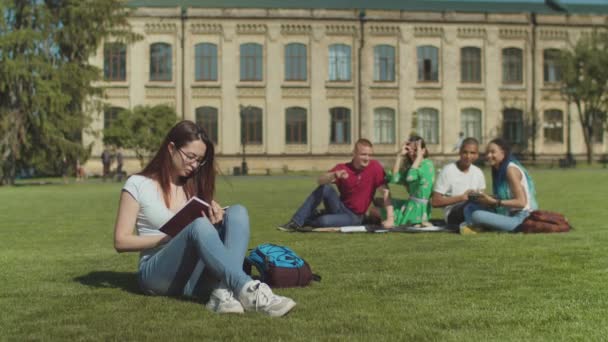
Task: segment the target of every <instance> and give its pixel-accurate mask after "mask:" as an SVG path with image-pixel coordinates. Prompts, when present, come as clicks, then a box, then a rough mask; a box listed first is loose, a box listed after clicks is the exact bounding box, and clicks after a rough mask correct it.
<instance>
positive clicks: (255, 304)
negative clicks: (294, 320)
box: [239, 280, 296, 317]
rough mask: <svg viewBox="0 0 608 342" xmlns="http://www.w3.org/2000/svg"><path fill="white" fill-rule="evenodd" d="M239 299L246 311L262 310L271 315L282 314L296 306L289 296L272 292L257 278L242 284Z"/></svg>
mask: <svg viewBox="0 0 608 342" xmlns="http://www.w3.org/2000/svg"><path fill="white" fill-rule="evenodd" d="M239 301H240V302H241V304H243V308H245V310H246V311H257V312H262V313H265V314H267V315H269V316H271V317H281V316H284V315H286V314H287V313H288V312H289V311H290V310H291V309H293V307H294V306H296V302H294V301H293V300H292V299H291V298H287V297H282V296H278V295H276V294H274V293H272V290H271V289H270V287H268V285H266V284H264V283H262V282H260V281H258V280H252V281H250V282H248V283H247V284H245V286H243V289H242V290H241V293H239Z"/></svg>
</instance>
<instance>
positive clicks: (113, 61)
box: [103, 43, 127, 81]
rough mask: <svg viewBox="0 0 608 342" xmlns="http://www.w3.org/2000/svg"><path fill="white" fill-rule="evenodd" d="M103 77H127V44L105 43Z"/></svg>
mask: <svg viewBox="0 0 608 342" xmlns="http://www.w3.org/2000/svg"><path fill="white" fill-rule="evenodd" d="M103 77H104V79H105V80H106V81H125V80H126V79H127V46H126V45H125V44H122V43H105V44H104V45H103Z"/></svg>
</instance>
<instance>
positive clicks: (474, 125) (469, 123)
mask: <svg viewBox="0 0 608 342" xmlns="http://www.w3.org/2000/svg"><path fill="white" fill-rule="evenodd" d="M461 115H462V117H461V121H460V131H461V132H463V133H464V136H465V137H473V138H475V139H477V140H478V141H479V142H481V111H480V110H479V109H477V108H465V109H463V110H462V113H461Z"/></svg>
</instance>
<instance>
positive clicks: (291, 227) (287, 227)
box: [277, 220, 302, 232]
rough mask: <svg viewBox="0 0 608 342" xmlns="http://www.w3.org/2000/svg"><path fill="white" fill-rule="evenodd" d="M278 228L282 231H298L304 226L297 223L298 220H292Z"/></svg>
mask: <svg viewBox="0 0 608 342" xmlns="http://www.w3.org/2000/svg"><path fill="white" fill-rule="evenodd" d="M277 229H278V230H280V231H282V232H297V231H298V230H300V229H302V226H300V225H299V224H297V223H296V221H294V220H290V221H289V222H287V223H286V224H282V225H280V226H278V227H277Z"/></svg>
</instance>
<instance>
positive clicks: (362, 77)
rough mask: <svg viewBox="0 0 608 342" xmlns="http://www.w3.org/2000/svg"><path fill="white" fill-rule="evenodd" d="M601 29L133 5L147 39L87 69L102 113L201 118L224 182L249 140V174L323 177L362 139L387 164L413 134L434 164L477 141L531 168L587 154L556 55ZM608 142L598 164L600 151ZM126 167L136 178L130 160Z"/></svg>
mask: <svg viewBox="0 0 608 342" xmlns="http://www.w3.org/2000/svg"><path fill="white" fill-rule="evenodd" d="M607 19H608V16H606V15H604V14H601V15H600V14H554V13H550V14H532V13H526V12H523V13H482V12H479V13H475V12H467V13H457V12H434V11H416V12H409V11H404V10H369V9H368V10H365V11H361V10H352V9H335V10H329V9H281V8H276V9H256V8H217V9H214V8H192V7H190V8H183V9H182V8H180V7H174V8H153V7H138V8H136V9H135V10H134V12H133V14H132V16H131V19H130V22H131V25H132V28H133V30H134V31H135V32H137V33H140V34H141V35H142V36H143V39H142V40H140V41H137V42H135V43H133V44H130V45H125V46H123V47H122V50H120V49H119V50H114V52H108V49H110V48H109V45H108V44H102V45H101V46H100V47H99V50H98V53H97V54H96V56H94V57H93V58H92V62H93V63H94V64H95V65H97V66H99V67H100V68H105V69H104V70H105V73H106V79H107V80H106V81H105V82H103V84H101V85H102V86H104V87H106V91H105V99H104V101H105V102H106V103H107V104H108V105H109V106H110V107H112V108H133V107H134V106H136V105H144V104H150V105H154V104H169V105H171V106H172V107H174V108H175V110H176V112H177V113H179V115H181V118H183V119H189V120H193V121H195V120H198V121H199V122H201V123H202V125H203V126H204V127H206V128H207V130H208V131H211V133H212V135H214V139H215V140H216V141H217V145H216V153H217V154H218V160H219V166H220V168H221V170H222V171H223V172H224V173H228V174H230V173H232V172H233V170H234V167H236V166H240V165H241V161H242V157H243V145H242V143H241V142H242V141H243V139H244V140H245V142H246V143H245V154H246V160H247V163H248V166H249V169H250V171H252V172H254V173H266V172H271V173H275V172H280V171H284V170H325V169H327V168H329V167H330V166H331V165H333V164H334V163H336V162H339V161H344V160H348V159H349V156H350V151H351V150H352V147H353V144H354V142H355V141H356V140H357V139H358V138H361V137H362V138H368V139H370V140H371V141H372V142H373V143H374V152H375V154H376V155H377V156H378V157H379V158H380V159H381V160H385V161H388V162H392V157H393V155H394V153H395V152H396V151H397V150H398V149H399V145H400V143H401V142H402V141H404V140H406V139H407V138H408V136H410V134H411V133H412V132H416V133H418V134H420V135H422V136H423V137H424V138H425V140H426V141H427V144H428V146H429V151H430V153H431V158H433V159H436V160H446V159H450V158H453V157H454V155H455V150H454V145H455V143H456V142H457V140H458V137H459V132H464V133H465V135H471V136H476V137H477V138H478V139H479V140H481V142H482V144H484V143H487V142H488V141H489V140H490V139H492V138H494V137H505V138H507V139H509V140H511V141H512V142H513V143H514V144H515V145H516V146H518V147H517V150H518V151H520V152H522V153H524V154H525V155H526V156H527V158H531V155H532V154H533V153H534V154H535V155H536V157H537V158H538V159H546V160H553V159H555V160H557V159H558V158H563V156H564V155H565V153H566V152H567V148H568V147H567V145H568V139H570V141H571V148H572V152H573V153H574V155H575V156H577V157H582V155H583V154H584V151H585V145H584V141H583V137H582V132H581V128H580V124H579V120H578V113H577V111H576V109H575V107H574V106H573V105H571V106H570V108H569V107H568V103H567V101H566V99H565V97H564V96H563V95H562V94H561V92H560V83H559V67H558V66H557V64H556V62H555V59H554V57H553V56H554V55H552V53H551V51H554V50H559V49H567V48H570V47H571V46H572V44H574V43H575V42H576V41H577V39H578V38H579V37H580V35H581V34H584V33H585V32H590V31H591V30H592V29H593V28H596V27H601V26H603V25H606V24H607V22H608V20H607ZM106 43H112V42H111V41H108V42H106ZM116 51H119V53H116ZM159 56H160V57H159ZM108 64H110V65H108ZM197 113H198V114H197ZM112 115H113V114H112V113H111V112H108V111H105V112H99V113H93V117H94V121H93V124H92V126H91V128H92V130H93V131H99V132H103V128H104V125H109V124H111V119H112V118H111V116H112ZM569 115H570V118H571V127H570V128H568V116H569ZM243 121H244V122H245V123H244V122H243ZM533 127H536V129H534V128H533ZM534 132H535V133H536V134H533V133H534ZM605 135H606V134H605V132H604V133H603V134H602V136H601V137H598V140H599V139H600V138H601V142H600V143H598V144H597V146H596V149H595V150H596V152H597V153H606V152H607V151H606V146H607V145H606V143H605V141H606V137H605ZM90 142H93V143H94V145H93V146H94V148H93V156H94V157H93V158H91V160H90V161H89V162H88V164H87V168H88V169H89V170H91V172H93V173H95V172H98V170H100V169H101V164H100V161H99V158H96V157H95V156H99V155H100V154H101V151H102V150H103V144H102V141H101V137H100V136H94V135H86V136H85V141H84V143H85V144H88V143H90ZM127 155H128V153H127ZM125 167H126V169H127V171H129V172H135V171H137V170H138V168H139V165H138V164H137V163H136V162H135V161H134V159H129V158H127V163H126V165H125Z"/></svg>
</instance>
